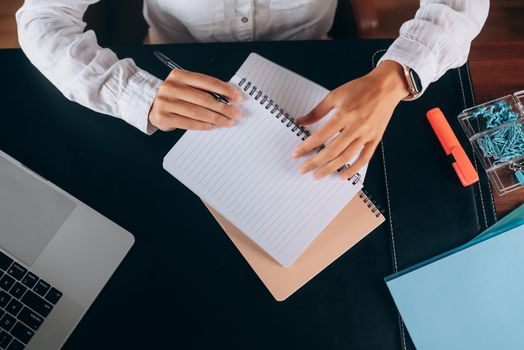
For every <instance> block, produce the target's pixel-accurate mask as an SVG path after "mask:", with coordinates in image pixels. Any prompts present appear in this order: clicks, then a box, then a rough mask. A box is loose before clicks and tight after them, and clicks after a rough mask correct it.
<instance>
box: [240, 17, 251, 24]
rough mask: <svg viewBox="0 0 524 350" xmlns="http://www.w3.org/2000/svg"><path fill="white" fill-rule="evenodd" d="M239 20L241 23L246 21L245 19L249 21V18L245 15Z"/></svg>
mask: <svg viewBox="0 0 524 350" xmlns="http://www.w3.org/2000/svg"><path fill="white" fill-rule="evenodd" d="M241 21H242V23H246V22H247V21H249V18H247V17H242V19H241Z"/></svg>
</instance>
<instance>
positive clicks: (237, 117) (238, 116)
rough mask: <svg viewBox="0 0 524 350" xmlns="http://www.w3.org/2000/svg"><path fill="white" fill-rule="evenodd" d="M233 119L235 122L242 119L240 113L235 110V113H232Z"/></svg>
mask: <svg viewBox="0 0 524 350" xmlns="http://www.w3.org/2000/svg"><path fill="white" fill-rule="evenodd" d="M233 118H235V119H236V120H238V119H240V118H242V112H241V111H239V110H236V111H235V112H234V113H233Z"/></svg>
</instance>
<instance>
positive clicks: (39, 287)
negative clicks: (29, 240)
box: [0, 251, 62, 350]
mask: <svg viewBox="0 0 524 350" xmlns="http://www.w3.org/2000/svg"><path fill="white" fill-rule="evenodd" d="M61 297H62V293H61V292H60V291H59V290H57V289H56V288H53V287H52V286H50V285H49V283H47V282H46V281H44V280H42V279H40V278H39V277H38V276H36V275H35V274H33V273H31V272H30V271H27V269H26V268H25V267H23V266H22V265H20V264H18V263H17V262H15V261H13V259H11V258H10V257H8V256H7V255H5V254H4V253H3V252H1V251H0V349H7V350H20V349H23V348H24V347H25V344H27V343H28V342H29V340H31V338H32V337H33V335H34V334H35V332H36V331H37V330H38V328H39V327H40V325H41V324H42V322H44V319H45V318H46V317H47V315H49V313H50V312H51V310H52V309H53V306H54V305H55V304H56V303H57V302H58V300H60V298H61Z"/></svg>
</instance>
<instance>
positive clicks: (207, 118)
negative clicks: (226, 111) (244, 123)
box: [167, 100, 234, 128]
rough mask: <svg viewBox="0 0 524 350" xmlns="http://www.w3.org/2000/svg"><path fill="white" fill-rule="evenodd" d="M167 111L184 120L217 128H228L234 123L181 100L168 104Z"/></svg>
mask: <svg viewBox="0 0 524 350" xmlns="http://www.w3.org/2000/svg"><path fill="white" fill-rule="evenodd" d="M167 111H168V112H170V113H175V114H179V115H181V116H184V117H186V118H190V119H195V120H200V121H202V122H206V123H210V124H213V125H216V126H218V127H226V128H228V127H231V126H233V123H234V121H233V120H231V119H229V118H226V117H224V116H223V115H221V114H218V113H215V112H213V111H210V110H209V109H207V108H204V107H201V106H197V105H195V104H192V103H189V102H186V101H182V100H176V101H174V102H172V103H169V104H168V106H167Z"/></svg>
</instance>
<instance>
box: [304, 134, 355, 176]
mask: <svg viewBox="0 0 524 350" xmlns="http://www.w3.org/2000/svg"><path fill="white" fill-rule="evenodd" d="M363 144H364V140H363V139H362V138H358V139H356V140H355V141H354V142H352V143H351V144H350V145H349V146H348V147H347V148H346V149H345V150H344V151H343V152H342V153H341V154H340V155H339V156H338V157H337V158H335V159H333V160H331V161H330V162H329V163H327V164H326V165H324V166H323V167H321V168H320V169H318V170H317V171H315V173H314V174H313V178H315V179H316V180H319V179H322V178H323V177H325V176H327V175H329V174H331V173H334V172H335V171H337V170H338V169H340V167H342V166H344V165H345V164H347V163H348V162H349V161H350V160H351V159H352V158H353V157H354V156H355V154H356V153H357V152H358V150H359V149H361V148H362V145H363Z"/></svg>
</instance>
